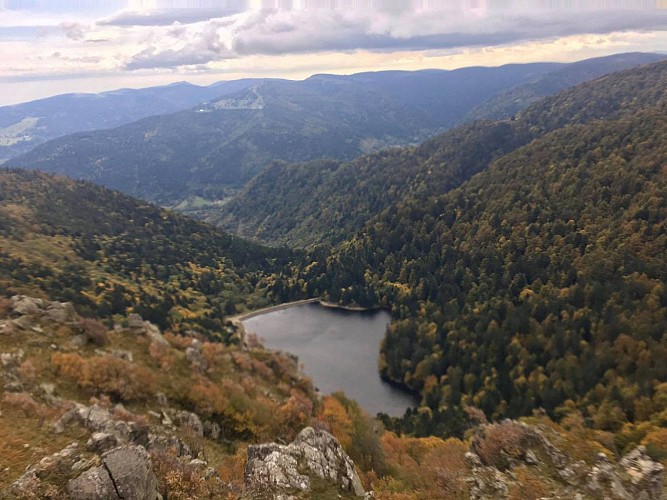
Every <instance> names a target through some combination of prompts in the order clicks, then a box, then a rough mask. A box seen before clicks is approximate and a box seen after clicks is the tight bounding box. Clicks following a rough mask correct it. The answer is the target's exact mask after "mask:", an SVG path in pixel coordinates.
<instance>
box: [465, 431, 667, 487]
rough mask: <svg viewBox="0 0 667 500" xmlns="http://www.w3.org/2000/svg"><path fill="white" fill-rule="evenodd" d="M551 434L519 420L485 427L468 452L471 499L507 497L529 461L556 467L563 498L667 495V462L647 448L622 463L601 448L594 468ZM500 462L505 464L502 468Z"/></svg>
mask: <svg viewBox="0 0 667 500" xmlns="http://www.w3.org/2000/svg"><path fill="white" fill-rule="evenodd" d="M547 434H548V430H547V429H543V428H541V427H536V426H531V425H527V424H525V423H522V422H514V421H505V422H503V423H502V424H490V425H483V426H480V427H479V428H478V429H477V432H476V433H475V436H474V438H473V442H472V445H471V450H472V451H471V452H469V453H467V454H466V456H465V458H466V462H467V464H468V467H469V468H470V470H471V471H472V474H471V475H470V476H469V477H468V478H467V479H466V481H467V483H468V485H469V489H470V498H471V499H474V500H491V499H494V500H495V499H500V498H507V497H508V493H509V491H510V486H514V489H515V490H516V488H517V487H519V484H518V483H517V481H516V478H517V476H516V474H515V472H514V471H515V470H516V468H518V467H524V466H525V467H535V468H537V469H538V470H540V471H547V470H552V471H553V476H552V477H551V478H550V479H552V480H554V483H553V484H554V485H558V486H557V487H556V490H555V491H554V493H556V492H557V495H558V496H557V498H579V499H583V498H601V499H602V498H604V499H609V500H663V499H664V498H665V497H664V491H663V488H664V480H665V471H664V467H663V466H662V464H660V463H658V462H655V461H654V460H652V459H651V457H649V456H648V454H647V453H646V450H645V448H644V447H641V446H640V447H638V448H636V449H635V450H633V451H632V452H630V453H628V454H627V455H626V456H625V457H623V458H622V459H621V460H620V461H619V462H618V463H617V464H614V463H612V461H611V460H610V459H609V457H608V456H607V455H605V454H604V453H598V454H597V456H596V457H595V464H594V465H593V466H592V467H591V466H588V465H586V463H585V462H583V461H577V462H574V461H572V460H570V458H569V457H568V456H566V455H565V454H564V453H563V452H562V451H561V450H559V449H558V447H557V446H555V445H554V444H553V443H552V441H551V440H550V439H549V438H548V437H547ZM485 440H490V443H489V442H486V443H485ZM489 450H492V453H491V452H490V451H489ZM493 462H495V463H493ZM497 463H502V464H503V465H504V466H503V467H499V466H498V465H497ZM545 479H546V478H545ZM554 498H556V497H554Z"/></svg>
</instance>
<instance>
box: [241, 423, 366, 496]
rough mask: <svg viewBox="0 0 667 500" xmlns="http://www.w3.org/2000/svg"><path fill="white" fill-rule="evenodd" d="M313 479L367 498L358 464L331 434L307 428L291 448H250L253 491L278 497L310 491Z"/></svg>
mask: <svg viewBox="0 0 667 500" xmlns="http://www.w3.org/2000/svg"><path fill="white" fill-rule="evenodd" d="M310 476H313V477H319V478H321V479H325V480H327V481H330V482H331V483H333V484H335V485H337V486H338V487H339V488H341V489H343V490H345V491H349V492H351V493H354V494H355V495H357V496H364V495H365V492H364V488H363V486H362V484H361V481H360V480H359V476H358V475H357V473H356V471H355V468H354V463H353V462H352V460H351V459H350V457H349V456H348V455H347V453H345V451H344V450H343V448H342V446H341V445H340V443H339V442H338V441H337V440H336V438H335V437H333V436H332V435H331V434H329V433H327V432H324V431H321V430H315V429H313V428H311V427H307V428H305V429H304V430H302V431H301V433H299V435H298V436H297V438H296V439H295V440H294V442H293V443H291V444H290V445H288V446H285V445H280V444H276V443H271V444H263V445H258V446H250V447H249V448H248V462H247V464H246V469H245V482H246V486H247V488H248V489H249V490H250V491H251V492H256V493H259V494H266V492H271V493H272V494H274V495H277V494H279V493H286V492H289V491H290V490H299V491H309V490H310Z"/></svg>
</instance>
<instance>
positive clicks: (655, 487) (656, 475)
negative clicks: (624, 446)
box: [619, 446, 665, 500]
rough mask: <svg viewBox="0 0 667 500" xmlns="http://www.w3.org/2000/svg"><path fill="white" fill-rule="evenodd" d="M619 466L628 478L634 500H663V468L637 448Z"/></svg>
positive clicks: (641, 449)
mask: <svg viewBox="0 0 667 500" xmlns="http://www.w3.org/2000/svg"><path fill="white" fill-rule="evenodd" d="M619 465H620V466H621V467H622V469H623V471H624V472H625V474H626V475H628V476H629V477H630V481H629V482H630V485H629V489H630V491H631V492H632V495H633V496H632V498H633V499H635V500H661V499H663V498H664V494H663V492H664V483H665V467H664V466H663V465H662V464H660V463H658V462H655V461H653V460H652V459H651V457H649V456H648V454H647V453H646V448H644V447H643V446H639V447H637V448H635V449H634V450H633V451H631V452H630V453H628V454H627V455H626V456H625V457H623V458H622V459H621V461H620V462H619Z"/></svg>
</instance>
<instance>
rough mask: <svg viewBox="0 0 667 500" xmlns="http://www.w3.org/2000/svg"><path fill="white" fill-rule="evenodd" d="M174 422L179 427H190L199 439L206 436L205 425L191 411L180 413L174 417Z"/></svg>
mask: <svg viewBox="0 0 667 500" xmlns="http://www.w3.org/2000/svg"><path fill="white" fill-rule="evenodd" d="M174 422H176V425H178V426H179V427H188V428H190V429H191V430H192V431H193V432H194V433H195V435H197V436H199V437H203V436H204V425H203V424H202V422H201V419H200V418H199V417H198V416H197V415H196V414H195V413H190V412H189V411H178V412H176V414H175V415H174Z"/></svg>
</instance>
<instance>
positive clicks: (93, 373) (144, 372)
mask: <svg viewBox="0 0 667 500" xmlns="http://www.w3.org/2000/svg"><path fill="white" fill-rule="evenodd" d="M51 363H52V364H53V365H54V366H55V367H56V369H57V370H58V373H60V374H61V375H64V376H65V377H67V378H69V379H71V380H73V381H74V382H76V384H77V385H78V386H79V387H83V388H90V389H93V390H94V391H95V393H97V394H108V395H109V396H110V397H111V398H113V399H116V400H122V401H128V400H132V399H146V398H148V397H150V396H151V395H152V394H153V393H154V391H155V384H156V382H155V377H154V375H153V373H152V372H151V371H150V370H148V369H147V368H144V367H142V366H135V365H133V364H131V363H128V362H127V361H125V360H122V359H118V358H116V357H113V356H94V357H92V358H90V359H89V360H86V359H84V358H82V357H81V356H79V355H78V354H71V353H55V354H53V355H52V356H51Z"/></svg>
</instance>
